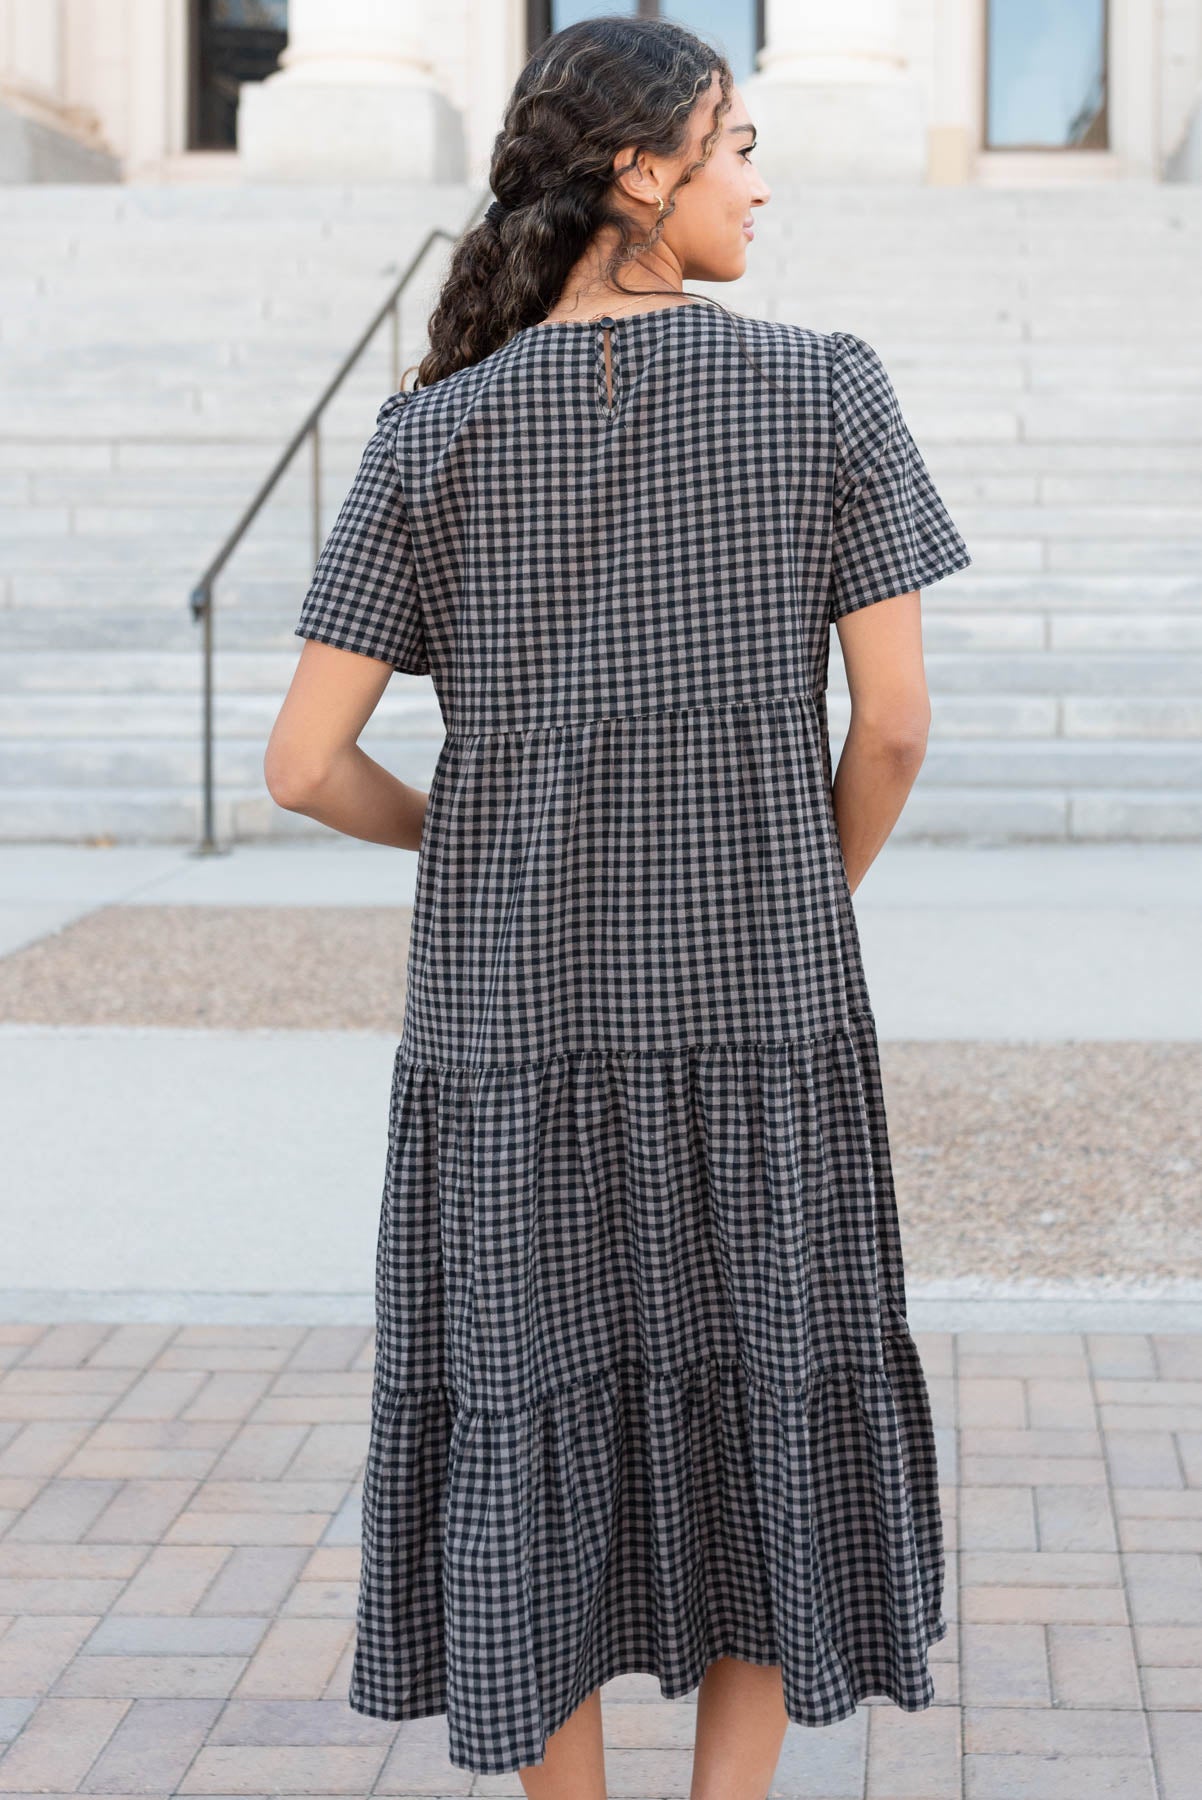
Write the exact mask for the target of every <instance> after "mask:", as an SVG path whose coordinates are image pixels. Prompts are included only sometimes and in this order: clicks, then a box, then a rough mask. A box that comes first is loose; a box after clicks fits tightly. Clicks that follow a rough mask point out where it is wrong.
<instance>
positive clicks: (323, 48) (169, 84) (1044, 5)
mask: <svg viewBox="0 0 1202 1800" xmlns="http://www.w3.org/2000/svg"><path fill="white" fill-rule="evenodd" d="M594 12H629V13H632V14H636V13H642V14H644V15H651V16H655V15H657V14H662V15H663V16H666V17H670V18H672V19H676V20H678V21H680V22H681V23H683V24H687V25H689V26H691V27H692V28H693V29H695V30H697V31H698V32H699V33H701V35H703V36H705V37H706V38H708V39H709V41H711V42H713V43H714V44H715V45H716V46H718V47H719V48H721V50H722V51H723V52H724V54H726V55H727V57H728V58H729V60H730V62H731V65H732V67H733V69H734V73H735V78H736V80H737V81H738V83H739V85H740V87H741V88H742V90H743V92H744V94H745V96H746V98H747V102H748V105H749V107H750V109H751V112H752V116H753V117H754V118H755V119H756V121H757V124H758V125H759V128H760V132H761V150H760V155H759V159H758V160H759V162H760V165H761V167H762V168H763V169H764V172H765V174H766V175H767V177H768V178H769V180H772V181H780V180H789V179H792V180H797V181H822V180H832V181H848V180H853V181H854V180H859V179H863V180H870V181H899V182H909V183H918V182H925V183H938V184H956V185H970V186H971V185H983V186H998V185H1000V186H1009V185H1014V184H1020V185H1031V184H1036V185H1043V184H1050V183H1060V182H1065V181H1074V180H1085V181H1089V182H1093V181H1096V180H1099V179H1113V180H1118V181H1143V182H1149V181H1151V182H1160V181H1199V180H1202V6H1199V4H1198V0H673V3H672V4H671V5H664V4H662V0H610V4H608V5H606V4H605V3H604V0H602V3H601V4H600V5H599V6H597V5H592V4H589V0H444V4H443V5H442V6H441V7H438V8H430V7H427V6H424V5H422V4H421V3H420V0H0V179H3V180H5V181H9V182H13V181H19V182H26V181H46V180H49V181H82V180H101V181H113V180H127V181H162V180H179V179H187V178H190V177H200V178H202V179H214V178H228V179H232V180H239V179H251V180H254V179H264V180H290V179H296V180H306V181H313V180H338V181H342V180H380V179H386V180H387V179H394V180H402V181H412V180H415V179H416V180H423V179H424V180H431V181H449V182H463V181H467V182H469V183H479V184H483V183H484V182H485V181H486V180H487V175H488V162H489V153H490V150H491V147H492V142H493V138H494V136H495V133H496V130H497V127H498V124H499V120H500V117H501V112H502V109H503V106H504V102H505V98H506V95H507V93H508V91H509V89H510V87H511V85H512V83H513V80H514V78H515V76H516V74H517V72H518V70H519V69H520V67H521V65H522V63H523V61H524V59H525V58H526V56H527V55H528V54H529V53H530V51H531V50H532V49H533V48H535V47H536V46H537V44H538V43H539V42H541V41H542V39H543V38H544V37H545V36H546V35H547V33H548V32H550V31H554V30H558V29H561V28H562V27H563V26H564V25H567V24H569V23H571V22H572V21H573V20H575V19H577V18H584V17H588V16H590V15H592V14H593V13H594Z"/></svg>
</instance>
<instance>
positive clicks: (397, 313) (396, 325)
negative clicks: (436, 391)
mask: <svg viewBox="0 0 1202 1800" xmlns="http://www.w3.org/2000/svg"><path fill="white" fill-rule="evenodd" d="M400 385H401V294H400V289H399V288H398V289H397V291H396V293H395V294H394V295H393V297H392V391H393V393H394V394H395V393H396V391H397V389H398V388H399V387H400Z"/></svg>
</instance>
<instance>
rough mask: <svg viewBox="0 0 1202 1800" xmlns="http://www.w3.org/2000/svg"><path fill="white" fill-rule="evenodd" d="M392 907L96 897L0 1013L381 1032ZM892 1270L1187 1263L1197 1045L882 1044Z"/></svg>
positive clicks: (391, 1010)
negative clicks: (125, 902)
mask: <svg viewBox="0 0 1202 1800" xmlns="http://www.w3.org/2000/svg"><path fill="white" fill-rule="evenodd" d="M410 917H411V914H410V911H409V909H408V908H405V907H384V906H378V907H353V908H344V907H311V908H301V907H262V906H255V907H209V906H204V907H201V906H196V907H189V906H163V907H151V906H137V907H120V906H110V907H104V908H101V909H99V910H97V911H95V912H92V913H89V914H88V915H86V916H85V917H84V918H82V919H79V920H77V921H76V922H74V923H73V924H71V925H69V926H67V927H66V928H65V929H63V930H62V931H59V932H55V933H53V934H52V935H50V936H48V937H45V938H42V939H40V940H39V941H38V942H36V943H34V944H31V945H29V946H27V947H26V948H25V949H22V950H20V951H17V952H15V953H14V954H13V955H11V956H8V957H6V958H4V959H2V960H0V1019H3V1020H5V1021H8V1022H21V1023H37V1024H50V1025H101V1026H103V1025H116V1026H121V1025H162V1026H173V1027H180V1026H184V1027H188V1026H195V1027H197V1028H199V1029H223V1030H238V1029H247V1028H258V1027H269V1028H274V1029H283V1030H287V1029H294V1030H300V1029H304V1030H338V1031H391V1032H395V1033H396V1035H397V1036H398V1037H399V1036H400V1031H401V1024H402V1016H403V1009H404V984H405V963H406V958H407V956H408V949H409V921H410ZM881 1063H882V1068H883V1072H884V1079H885V1090H886V1100H887V1105H888V1113H889V1130H890V1143H891V1148H892V1152H893V1164H894V1171H895V1175H896V1181H897V1193H898V1204H899V1209H900V1213H901V1221H902V1233H903V1240H904V1246H905V1252H906V1273H907V1279H908V1280H909V1279H913V1280H915V1281H934V1280H939V1279H946V1278H949V1277H958V1276H965V1275H984V1276H988V1277H990V1278H993V1279H998V1280H1060V1279H1072V1280H1091V1279H1102V1280H1149V1281H1151V1280H1166V1279H1168V1280H1172V1279H1176V1278H1189V1279H1195V1280H1196V1279H1199V1278H1202V1044H1196V1043H1163V1042H1155V1043H1139V1042H1136V1043H1125V1044H1124V1043H1112V1042H1107V1043H1089V1042H1066V1043H1062V1044H1047V1043H1023V1042H1002V1043H997V1042H990V1043H965V1042H947V1043H928V1042H904V1041H894V1040H889V1041H886V1042H884V1043H882V1045H881Z"/></svg>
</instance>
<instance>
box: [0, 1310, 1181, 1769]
mask: <svg viewBox="0 0 1202 1800" xmlns="http://www.w3.org/2000/svg"><path fill="white" fill-rule="evenodd" d="M915 1335H916V1338H917V1341H918V1344H919V1348H920V1350H921V1353H922V1357H923V1361H924V1365H925V1367H926V1370H927V1376H928V1380H929V1384H930V1390H931V1397H932V1403H933V1405H934V1408H935V1415H936V1424H937V1427H938V1431H939V1455H940V1463H941V1471H942V1475H943V1486H942V1493H943V1504H944V1518H945V1528H946V1543H947V1554H948V1584H947V1595H946V1610H947V1613H948V1617H949V1619H950V1621H951V1629H950V1630H949V1632H948V1635H947V1637H946V1638H945V1639H943V1641H942V1642H941V1643H939V1644H936V1645H935V1646H934V1647H933V1649H932V1651H931V1664H932V1668H933V1670H934V1674H935V1681H936V1691H937V1699H936V1704H935V1705H934V1706H933V1707H931V1708H930V1709H929V1710H928V1711H926V1712H923V1713H903V1712H901V1711H900V1710H899V1709H898V1708H897V1707H895V1706H893V1705H892V1703H891V1702H889V1701H887V1700H880V1699H875V1700H869V1701H867V1702H865V1703H864V1704H863V1705H862V1706H861V1707H860V1709H859V1711H858V1712H857V1713H856V1714H855V1715H854V1716H853V1717H852V1718H851V1719H848V1720H845V1721H843V1722H842V1723H840V1724H838V1725H834V1726H828V1727H825V1728H822V1729H806V1728H805V1727H802V1726H797V1725H794V1726H791V1727H790V1729H789V1732H788V1734H787V1737H786V1740H785V1746H784V1750H783V1753H782V1756H781V1760H780V1764H779V1766H778V1770H777V1776H776V1780H775V1782H774V1785H773V1788H772V1792H773V1794H774V1795H778V1796H798V1797H802V1796H804V1797H805V1800H853V1797H854V1800H962V1797H963V1800H1020V1797H1021V1800H1098V1796H1102V1795H1105V1796H1119V1797H1121V1800H1196V1797H1197V1796H1198V1794H1199V1793H1200V1792H1202V1773H1200V1771H1202V1554H1200V1553H1202V1335H1199V1336H1195V1335H1192V1334H1184V1333H1182V1334H1156V1333H1124V1334H1095V1333H1088V1332H1085V1333H1073V1332H1069V1333H1065V1334H1062V1335H1061V1334H1057V1335H1052V1334H1047V1333H1041V1334H1030V1335H1008V1334H1004V1333H996V1332H974V1331H957V1332H921V1331H919V1332H916V1334H915ZM373 1351H374V1343H373V1336H372V1333H371V1331H370V1330H368V1329H365V1328H363V1327H359V1326H350V1327H341V1326H339V1327H321V1328H307V1327H305V1326H300V1325H296V1326H254V1327H251V1326H233V1325H213V1326H196V1325H190V1326H182V1327H175V1326H171V1325H160V1324H138V1325H131V1324H110V1323H73V1324H55V1325H43V1324H0V1363H2V1364H3V1372H2V1374H0V1743H3V1744H4V1745H5V1746H6V1748H4V1750H3V1752H2V1753H0V1794H3V1795H5V1796H19V1795H25V1794H28V1795H32V1794H39V1795H45V1794H78V1793H83V1794H105V1795H110V1796H111V1795H130V1796H133V1795H138V1796H146V1795H148V1794H154V1795H173V1794H187V1795H193V1796H211V1797H216V1796H233V1795H304V1796H333V1795H357V1796H366V1795H369V1794H372V1795H375V1794H380V1795H389V1796H398V1797H399V1796H416V1795H423V1796H432V1795H435V1796H450V1795H465V1794H497V1795H500V1794H520V1793H521V1784H520V1782H519V1780H518V1778H517V1776H516V1774H515V1775H512V1776H496V1775H480V1776H473V1775H471V1774H470V1773H468V1772H466V1771H464V1770H460V1769H455V1768H453V1767H452V1766H451V1765H450V1764H449V1763H448V1762H447V1760H446V1755H445V1744H446V1738H445V1720H444V1719H443V1718H441V1717H439V1718H434V1719H427V1720H422V1721H415V1722H412V1723H402V1724H391V1723H388V1722H386V1721H381V1720H372V1719H366V1718H363V1717H361V1716H359V1715H358V1714H356V1713H354V1712H352V1711H351V1709H350V1708H349V1707H348V1706H347V1704H346V1688H347V1681H348V1676H349V1670H350V1660H351V1656H352V1652H353V1648H354V1610H355V1598H356V1577H357V1570H358V1555H359V1552H358V1536H359V1514H358V1501H359V1483H360V1479H361V1475H362V1465H363V1457H364V1455H365V1453H366V1448H367V1433H368V1421H369V1403H370V1392H371V1371H372V1358H373ZM603 1701H604V1714H605V1730H606V1744H607V1768H608V1775H609V1791H610V1793H611V1795H614V1796H618V1795H623V1796H645V1797H650V1796H660V1795H663V1796H668V1795H687V1794H688V1790H689V1774H690V1761H691V1742H692V1715H693V1707H694V1704H695V1696H690V1697H688V1698H686V1699H684V1700H677V1701H664V1700H663V1699H662V1698H661V1697H660V1694H659V1687H658V1683H657V1682H656V1681H655V1679H654V1677H653V1676H650V1675H645V1674H639V1675H630V1676H624V1677H622V1678H621V1679H619V1680H616V1681H613V1682H611V1683H609V1684H608V1685H607V1686H606V1687H605V1689H604V1690H603Z"/></svg>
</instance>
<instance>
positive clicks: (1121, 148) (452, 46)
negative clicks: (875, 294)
mask: <svg viewBox="0 0 1202 1800" xmlns="http://www.w3.org/2000/svg"><path fill="white" fill-rule="evenodd" d="M832 4H837V0H832ZM985 4H986V0H901V4H900V21H901V32H902V40H903V47H904V48H905V50H906V53H907V55H908V57H909V59H910V65H911V68H912V70H913V74H914V77H915V80H916V81H917V82H918V84H919V87H920V89H921V92H922V94H923V97H924V101H925V104H926V109H927V117H928V119H929V120H930V122H931V126H932V128H933V132H934V135H935V137H936V138H937V137H938V135H939V133H941V132H943V133H950V134H952V135H951V136H950V137H947V138H944V139H943V140H942V141H943V142H944V143H945V145H946V144H949V143H950V144H953V145H954V143H955V141H956V136H955V134H957V133H959V134H961V136H962V137H963V140H964V144H965V150H966V169H965V172H966V174H967V178H968V179H973V178H975V174H976V173H977V171H976V169H975V165H974V161H973V157H974V155H975V149H976V146H977V145H979V143H980V138H981V133H982V125H983V121H982V105H981V85H982V84H981V73H980V70H981V57H982V56H983V44H984V11H985ZM1111 14H1112V31H1111V39H1112V42H1111V67H1112V103H1111V123H1112V130H1113V133H1114V145H1115V150H1116V152H1117V155H1118V159H1119V163H1118V167H1117V169H1116V173H1118V174H1120V175H1123V176H1128V177H1134V178H1137V179H1139V178H1142V179H1156V178H1158V176H1159V175H1160V173H1161V170H1162V168H1163V165H1164V161H1165V159H1166V157H1167V156H1169V155H1170V154H1171V153H1172V151H1173V149H1174V148H1175V147H1176V145H1177V144H1178V143H1179V142H1180V140H1181V137H1182V135H1183V133H1184V131H1185V128H1186V124H1187V121H1188V119H1189V117H1190V114H1191V111H1192V109H1193V108H1194V107H1195V106H1196V104H1197V100H1198V92H1199V84H1200V83H1202V6H1199V4H1198V0H1111ZM187 16H188V15H187V0H0V95H8V96H9V97H11V96H13V95H15V94H20V95H21V96H22V99H23V103H25V104H28V103H29V102H30V100H31V98H32V99H35V100H38V99H40V101H41V102H43V103H44V106H45V108H46V109H47V111H48V113H50V114H57V116H58V117H59V118H60V120H61V122H62V125H63V129H64V130H67V131H68V132H72V133H74V134H76V135H78V136H80V137H84V136H86V135H87V134H88V133H89V132H90V133H91V134H92V135H93V139H94V138H95V134H96V133H97V132H98V133H99V135H100V138H101V139H102V140H103V142H104V143H105V144H106V145H107V146H108V147H109V148H110V149H111V150H112V151H113V152H114V153H115V154H116V155H117V156H118V157H120V158H121V160H122V164H123V167H124V171H125V174H126V175H127V176H133V177H138V176H144V175H147V174H153V173H154V172H155V170H156V169H157V168H159V167H160V166H161V165H162V164H163V162H164V160H165V159H168V158H171V157H174V156H178V155H179V153H180V152H181V151H183V150H184V148H185V143H186V134H187V115H186V107H187V37H188V33H187ZM426 17H427V21H428V30H429V32H430V52H431V56H432V59H433V62H434V67H435V70H436V73H437V74H438V76H439V77H440V79H441V80H442V82H443V84H444V87H445V90H446V93H447V95H448V97H449V98H450V100H451V101H452V103H453V104H454V105H455V106H456V107H458V108H459V109H460V111H461V113H462V115H463V117H464V120H465V125H466V131H467V139H468V156H469V167H470V170H471V172H472V179H473V181H474V182H482V181H483V180H485V179H486V177H487V172H488V163H489V158H490V154H491V149H492V143H493V139H494V136H495V134H496V131H497V129H498V127H499V124H500V119H501V112H502V108H503V106H504V102H505V98H506V95H507V94H508V91H509V89H510V87H511V86H512V83H513V80H514V77H515V76H516V74H517V71H518V69H519V68H520V66H521V61H522V57H523V54H524V50H525V43H524V33H525V18H526V6H525V0H444V4H443V5H442V6H440V7H438V8H436V9H431V11H430V12H429V13H427V14H426ZM965 134H966V135H965ZM952 160H953V163H954V160H955V159H954V157H953V159H952ZM953 178H954V177H953Z"/></svg>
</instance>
